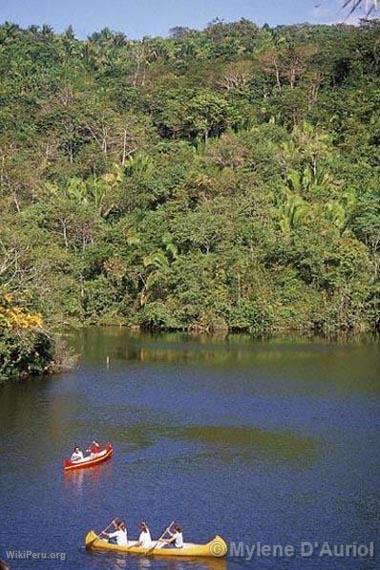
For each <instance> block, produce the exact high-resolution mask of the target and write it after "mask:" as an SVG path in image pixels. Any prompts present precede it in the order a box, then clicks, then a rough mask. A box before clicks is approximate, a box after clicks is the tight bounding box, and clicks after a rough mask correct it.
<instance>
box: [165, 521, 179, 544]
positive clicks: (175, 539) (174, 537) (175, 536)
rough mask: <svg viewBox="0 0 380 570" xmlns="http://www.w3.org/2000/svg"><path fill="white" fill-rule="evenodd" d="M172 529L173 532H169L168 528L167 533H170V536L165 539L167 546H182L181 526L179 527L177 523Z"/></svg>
mask: <svg viewBox="0 0 380 570" xmlns="http://www.w3.org/2000/svg"><path fill="white" fill-rule="evenodd" d="M173 530H174V532H171V529H169V530H168V533H169V534H170V538H167V539H166V540H165V542H166V544H167V545H168V546H171V547H174V548H183V533H182V528H181V527H180V525H179V524H175V525H174V526H173Z"/></svg>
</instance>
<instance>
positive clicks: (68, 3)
mask: <svg viewBox="0 0 380 570" xmlns="http://www.w3.org/2000/svg"><path fill="white" fill-rule="evenodd" d="M340 6H341V2H340V0H0V22H4V21H11V22H15V23H17V24H19V25H21V26H22V27H26V26H29V25H30V24H39V25H41V24H44V23H47V24H50V25H51V26H53V28H54V29H55V30H56V31H57V32H61V31H63V30H64V29H65V28H67V26H68V25H69V24H72V26H73V27H74V30H75V32H76V34H77V36H79V37H85V36H86V35H88V34H90V33H92V32H94V31H96V30H100V29H101V28H104V27H106V26H108V27H109V28H111V29H113V30H117V31H122V32H124V33H125V34H126V35H127V36H129V37H130V38H141V37H143V36H144V35H146V36H156V35H167V33H168V31H169V29H170V28H172V27H174V26H177V25H179V26H188V27H191V28H202V27H204V26H205V25H206V24H207V23H208V22H210V21H211V20H213V19H214V18H216V17H219V18H222V19H224V20H226V21H233V20H238V19H240V18H241V17H244V18H249V19H251V20H253V21H254V22H256V23H257V24H259V25H262V24H264V23H265V22H268V23H269V24H270V25H275V24H290V23H299V22H306V21H308V22H311V23H317V22H318V23H332V22H336V21H341V20H343V19H344V16H345V15H344V14H343V13H342V12H341V11H340Z"/></svg>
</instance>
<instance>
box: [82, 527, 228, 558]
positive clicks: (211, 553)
mask: <svg viewBox="0 0 380 570" xmlns="http://www.w3.org/2000/svg"><path fill="white" fill-rule="evenodd" d="M156 544H157V541H152V546H151V547H150V548H142V547H141V546H138V542H137V540H130V541H129V542H128V546H121V545H120V546H119V545H118V544H110V543H109V542H108V540H105V539H103V538H99V537H98V536H97V534H96V533H95V532H94V531H93V530H90V531H89V532H88V533H87V534H86V537H85V545H86V548H87V547H88V548H94V549H96V550H99V549H101V550H112V551H114V552H120V553H122V554H128V553H130V554H144V555H149V554H151V555H152V556H207V557H216V558H221V557H222V556H225V555H226V554H227V551H228V547H227V544H226V542H225V541H224V540H223V538H222V537H221V536H219V535H217V536H215V538H213V539H212V540H210V542H208V543H207V544H195V543H192V542H185V543H184V545H183V548H164V545H163V544H162V542H160V543H159V544H158V546H156V547H155V548H154V550H152V548H153V546H155V545H156Z"/></svg>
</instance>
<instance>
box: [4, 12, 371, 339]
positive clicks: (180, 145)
mask: <svg viewBox="0 0 380 570" xmlns="http://www.w3.org/2000/svg"><path fill="white" fill-rule="evenodd" d="M0 74H1V82H0V210H1V219H0V256H1V257H0V283H1V286H2V288H3V294H4V295H8V294H11V295H12V298H15V299H18V300H19V301H20V302H22V303H23V306H25V307H27V308H28V310H29V311H30V312H31V313H36V312H37V313H41V314H42V315H43V316H44V319H45V321H46V322H47V323H50V324H51V325H54V324H55V325H57V324H60V325H62V324H67V325H70V324H75V323H76V324H78V323H93V324H112V323H121V324H126V325H139V326H142V327H154V328H165V329H184V330H195V331H212V330H216V329H219V328H222V329H229V330H246V331H250V332H260V331H264V330H265V331H273V332H274V331H279V330H289V329H297V330H315V331H334V330H335V331H336V330H342V329H343V330H354V331H359V330H370V329H372V330H373V329H376V328H377V327H378V326H379V269H380V265H379V263H380V258H379V247H380V192H379V174H380V153H379V142H380V128H379V127H380V117H379V107H380V79H379V78H380V23H379V21H376V20H372V21H365V22H363V23H362V25H361V26H358V27H353V26H346V25H336V26H309V25H299V26H290V27H284V26H281V27H277V28H275V29H271V28H270V27H268V26H267V25H265V26H264V27H262V28H259V27H257V26H256V25H255V24H254V23H252V22H250V21H247V20H241V21H239V22H236V23H224V22H221V21H215V22H213V23H212V24H210V25H209V26H208V27H207V28H206V29H205V30H204V31H194V30H191V29H187V28H180V27H179V28H175V29H173V30H172V31H171V35H170V37H168V38H145V39H143V40H142V41H131V40H129V39H128V38H126V37H125V36H124V35H123V34H121V33H114V32H111V31H110V30H108V29H104V30H102V31H101V32H98V33H94V34H93V35H92V36H91V37H89V38H88V39H87V40H85V41H81V40H78V39H76V38H75V36H74V33H73V31H72V29H68V30H67V31H66V32H65V33H64V34H61V35H57V34H55V33H54V32H53V31H52V30H51V29H50V28H49V27H48V26H43V27H42V28H39V27H30V28H28V29H26V30H23V29H21V28H19V27H18V26H16V25H12V24H9V23H6V24H4V25H2V26H1V27H0Z"/></svg>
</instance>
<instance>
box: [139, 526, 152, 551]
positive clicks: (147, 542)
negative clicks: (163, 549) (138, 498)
mask: <svg viewBox="0 0 380 570" xmlns="http://www.w3.org/2000/svg"><path fill="white" fill-rule="evenodd" d="M139 529H140V536H139V540H138V546H141V547H142V548H150V547H151V546H152V537H151V534H150V530H149V528H148V525H147V524H146V523H145V522H142V523H140V525H139Z"/></svg>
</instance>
